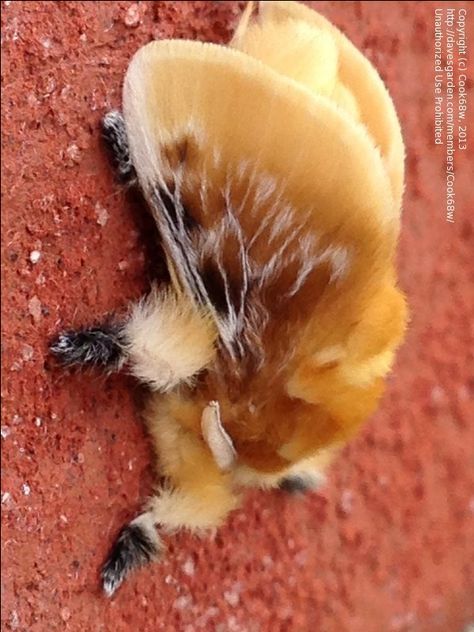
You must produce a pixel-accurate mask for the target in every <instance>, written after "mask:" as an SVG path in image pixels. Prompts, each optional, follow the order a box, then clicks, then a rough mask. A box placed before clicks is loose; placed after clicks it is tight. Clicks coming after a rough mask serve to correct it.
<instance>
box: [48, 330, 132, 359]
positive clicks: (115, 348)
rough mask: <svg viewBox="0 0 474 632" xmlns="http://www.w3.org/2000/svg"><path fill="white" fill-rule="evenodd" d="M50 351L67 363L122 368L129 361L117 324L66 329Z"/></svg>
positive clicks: (53, 343)
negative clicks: (126, 359)
mask: <svg viewBox="0 0 474 632" xmlns="http://www.w3.org/2000/svg"><path fill="white" fill-rule="evenodd" d="M50 351H51V353H52V354H53V355H54V356H55V357H56V358H57V359H58V360H59V362H61V364H63V365H64V366H75V365H88V366H97V367H102V368H109V369H119V368H120V367H121V365H122V364H123V362H124V361H125V349H124V340H123V338H122V336H121V332H120V329H119V328H118V327H113V326H103V327H92V328H90V329H80V330H78V331H66V332H64V333H62V334H60V335H59V336H58V337H57V338H56V339H55V340H54V341H53V342H52V344H51V346H50Z"/></svg>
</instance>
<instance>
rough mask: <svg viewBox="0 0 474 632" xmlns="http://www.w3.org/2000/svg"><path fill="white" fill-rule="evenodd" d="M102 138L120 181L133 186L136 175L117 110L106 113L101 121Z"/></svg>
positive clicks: (121, 117)
mask: <svg viewBox="0 0 474 632" xmlns="http://www.w3.org/2000/svg"><path fill="white" fill-rule="evenodd" d="M102 136H103V137H104V141H105V144H106V145H107V147H108V149H109V152H110V154H111V157H112V161H113V164H114V167H115V169H116V171H117V175H118V177H119V179H120V181H121V182H123V183H126V184H130V185H132V184H134V183H135V182H136V177H137V174H136V172H135V168H134V166H133V165H132V160H131V158H130V150H129V146H128V137H127V129H126V126H125V120H124V118H123V116H122V114H121V113H120V112H118V111H117V110H112V112H108V113H107V114H106V115H105V116H104V118H103V119H102Z"/></svg>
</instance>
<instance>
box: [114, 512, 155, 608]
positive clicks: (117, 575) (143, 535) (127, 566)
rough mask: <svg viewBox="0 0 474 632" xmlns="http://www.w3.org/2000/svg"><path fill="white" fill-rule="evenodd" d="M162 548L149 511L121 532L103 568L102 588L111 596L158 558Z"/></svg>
mask: <svg viewBox="0 0 474 632" xmlns="http://www.w3.org/2000/svg"><path fill="white" fill-rule="evenodd" d="M161 551H162V544H161V541H160V538H159V536H158V533H157V531H156V528H155V525H154V521H153V516H152V514H151V513H150V512H145V513H143V514H141V516H138V518H135V520H132V522H130V523H129V524H128V525H126V526H125V527H124V528H123V529H122V530H121V532H120V534H119V536H118V538H117V540H116V542H115V544H114V546H113V548H112V550H111V552H110V555H109V557H108V559H107V561H106V562H105V564H104V566H103V567H102V572H101V577H102V587H103V590H104V593H105V594H106V595H107V597H111V596H112V595H113V594H114V592H115V591H116V590H117V588H118V587H119V586H120V585H121V584H122V583H123V581H124V580H125V579H126V577H128V575H129V574H130V573H132V572H133V571H135V570H136V569H138V568H140V567H141V566H144V565H145V564H148V563H149V562H152V561H154V560H155V559H157V558H158V557H159V554H160V552H161Z"/></svg>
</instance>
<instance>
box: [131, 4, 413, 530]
mask: <svg viewBox="0 0 474 632" xmlns="http://www.w3.org/2000/svg"><path fill="white" fill-rule="evenodd" d="M259 4H260V6H259V14H258V16H255V15H254V8H255V7H253V6H252V5H253V3H250V5H249V7H248V9H247V10H246V12H245V14H244V16H243V18H242V21H241V23H240V25H239V26H238V28H237V30H236V34H235V36H234V38H233V40H232V41H231V43H230V45H229V47H223V46H216V45H211V44H202V43H198V42H189V41H161V42H159V41H157V42H152V43H150V44H148V45H147V46H145V47H144V48H142V49H141V50H140V51H138V53H137V54H136V55H135V57H134V59H133V60H132V62H131V64H130V67H129V70H128V73H127V76H126V80H125V86H124V104H123V105H124V115H125V121H126V125H127V133H128V137H129V143H130V151H131V157H132V162H133V164H134V166H135V169H136V171H137V174H138V179H139V184H140V186H141V188H142V190H143V192H144V194H145V197H146V198H147V200H148V202H149V204H150V208H151V210H152V213H153V215H154V217H155V219H156V221H157V223H158V226H159V228H160V230H161V232H162V236H163V242H164V247H165V251H166V256H167V260H168V265H169V268H170V271H171V276H172V284H171V287H170V289H169V290H168V293H167V294H165V295H164V297H162V296H160V295H159V293H155V294H153V295H152V296H151V298H150V299H149V300H148V302H147V303H146V305H144V306H139V307H138V308H137V309H136V310H135V313H134V316H133V318H132V320H131V321H130V323H129V325H128V329H127V333H128V338H129V339H130V355H131V363H132V368H133V371H134V372H135V374H136V375H137V376H138V377H140V378H141V379H145V380H146V381H147V382H148V383H149V384H151V385H152V387H153V388H155V389H156V392H155V393H154V394H153V395H152V397H151V401H150V403H149V406H148V409H147V414H146V418H147V423H148V426H149V429H150V433H151V435H152V437H153V440H154V444H155V447H156V451H157V456H158V462H159V471H160V473H162V474H163V475H165V476H166V479H167V483H166V485H165V487H164V488H163V489H161V490H159V491H158V493H157V495H156V496H155V497H154V498H153V499H152V500H151V501H150V504H149V507H148V509H149V512H150V515H151V516H152V518H153V521H154V522H156V523H158V524H159V525H161V526H162V527H164V528H173V529H174V528H178V527H186V528H193V529H201V528H205V527H212V526H215V525H217V524H220V523H221V522H222V520H223V519H224V518H225V516H226V515H227V513H228V512H229V511H230V510H231V509H233V508H234V507H236V505H237V501H238V490H239V489H240V488H241V487H242V486H247V485H257V486H263V487H269V486H275V485H277V484H278V482H279V481H281V479H282V477H284V476H287V475H291V474H294V473H295V472H296V473H301V472H308V471H312V472H316V473H317V472H318V471H319V472H320V471H322V470H323V469H324V468H325V467H326V466H327V464H328V463H329V461H330V460H331V458H332V457H333V456H334V454H335V453H336V452H337V450H338V449H339V447H340V446H341V445H343V444H344V442H346V441H347V440H348V439H349V438H350V437H351V436H352V435H353V434H354V432H355V431H356V430H357V429H358V428H359V427H360V424H361V423H362V422H363V421H364V420H365V419H366V418H367V417H368V416H369V415H370V414H371V413H372V412H373V411H374V410H375V408H376V406H377V403H378V401H379V398H380V396H381V394H382V392H383V378H384V376H385V375H386V373H387V372H388V371H389V369H390V367H391V364H392V361H393V356H394V352H395V350H396V348H397V346H398V345H399V343H400V341H401V339H402V336H403V333H404V328H405V322H406V307H405V301H404V298H403V295H402V293H401V292H400V290H398V289H397V285H396V277H395V271H394V256H395V249H396V244H397V238H398V233H399V222H400V211H401V197H402V190H403V173H404V166H403V162H404V150H403V142H402V137H401V133H400V127H399V123H398V120H397V116H396V114H395V111H394V107H393V104H392V101H391V99H390V97H389V95H388V92H387V90H386V89H385V86H384V85H383V83H382V81H381V80H380V78H379V76H378V74H377V72H376V71H375V69H374V68H373V67H372V65H371V64H370V63H369V61H368V60H367V59H365V58H364V57H363V55H362V54H361V53H359V52H358V51H357V50H356V49H355V47H354V46H353V45H352V44H351V43H350V42H349V40H347V38H345V37H344V35H342V34H341V33H340V32H339V31H338V30H337V29H336V28H335V27H333V26H332V25H331V24H330V23H329V22H327V20H325V19H324V18H323V17H322V16H320V15H318V14H317V13H315V12H314V11H312V10H310V9H308V8H306V7H304V6H303V5H299V4H298V3H295V2H262V3H259ZM163 191H164V192H165V193H163ZM165 196H168V199H171V198H173V200H174V207H176V208H179V209H180V212H181V213H182V215H181V216H178V215H176V216H175V215H173V213H177V211H176V210H171V207H170V205H169V204H167V203H166V200H165V201H164V197H165ZM184 210H186V213H189V215H190V216H191V217H192V218H193V221H194V222H196V224H197V226H199V229H197V230H196V231H194V232H193V231H187V230H185V227H184V224H183V217H184ZM163 213H164V215H165V216H166V217H164V215H163ZM173 231H174V232H173ZM176 235H178V237H177V236H176ZM179 235H180V236H181V237H179ZM180 239H181V240H182V241H180ZM195 270H198V271H199V274H198V275H197V276H199V275H201V276H200V278H199V279H198V280H196V274H194V272H193V271H195ZM200 279H202V284H201V285H199V284H200V282H201V280H200ZM203 284H204V285H206V288H205V291H204V290H203V289H202V287H203ZM213 284H214V286H213ZM216 284H217V286H218V288H217V289H218V290H219V291H220V294H221V296H220V299H221V302H222V301H224V299H225V301H224V303H225V304H224V311H225V310H227V312H226V314H225V316H223V315H222V313H221V311H220V310H221V309H222V305H221V306H220V307H219V291H217V292H216V291H215V289H216ZM219 284H220V285H219ZM212 287H213V288H214V294H215V297H214V299H213V300H210V299H209V300H207V299H206V300H203V299H202V295H203V293H204V295H205V296H207V297H209V296H210V292H211V290H210V289H209V288H211V289H212ZM206 292H207V294H206ZM239 292H240V293H241V295H242V296H244V297H245V301H246V303H245V309H246V310H247V311H246V312H245V313H244V308H242V309H241V298H239ZM200 297H201V298H200ZM223 297H224V298H223ZM243 300H244V299H243V298H242V301H243ZM232 310H233V311H232ZM239 318H240V319H241V321H240V320H239ZM242 323H243V324H242ZM178 384H181V387H180V388H178V389H174V390H170V389H173V387H175V386H177V385H178ZM163 391H170V392H167V393H166V394H163ZM210 400H217V401H218V402H219V405H220V413H221V420H222V424H223V427H224V428H225V430H226V432H227V433H228V435H229V436H230V438H231V439H232V442H233V446H234V448H235V451H236V457H235V462H234V463H233V465H232V467H231V468H230V469H226V470H225V471H222V470H221V469H220V468H219V466H218V463H217V461H218V459H216V458H214V457H215V455H213V453H212V451H211V450H210V448H209V446H208V445H207V444H206V441H205V440H204V437H203V434H202V424H201V422H202V415H203V411H204V410H205V409H206V406H207V405H208V404H209V401H210ZM216 427H217V426H216ZM216 445H219V442H217V444H216Z"/></svg>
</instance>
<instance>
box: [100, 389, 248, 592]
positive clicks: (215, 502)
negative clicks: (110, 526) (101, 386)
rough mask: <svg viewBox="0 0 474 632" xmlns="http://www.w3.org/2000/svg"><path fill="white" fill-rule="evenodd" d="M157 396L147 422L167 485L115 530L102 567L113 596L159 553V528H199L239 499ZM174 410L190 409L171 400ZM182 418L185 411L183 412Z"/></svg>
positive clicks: (198, 440) (214, 522)
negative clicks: (114, 535)
mask: <svg viewBox="0 0 474 632" xmlns="http://www.w3.org/2000/svg"><path fill="white" fill-rule="evenodd" d="M162 399H163V398H162V397H160V398H159V401H158V399H157V400H156V403H155V402H152V407H151V408H150V410H149V411H148V415H147V417H148V419H147V421H148V425H149V430H150V433H151V436H152V440H153V441H154V444H155V449H156V452H157V454H158V457H159V464H160V468H161V472H162V473H163V475H164V476H165V477H166V479H167V483H166V485H165V486H164V487H163V488H162V489H161V490H160V491H159V492H158V494H157V495H156V496H154V497H152V498H151V499H150V501H149V502H148V505H147V507H146V509H145V511H144V512H143V513H142V514H141V515H140V516H138V518H135V520H132V522H130V523H129V524H128V525H126V526H125V527H124V528H123V529H122V530H121V532H120V534H119V536H118V538H117V540H116V542H115V544H114V545H113V547H112V550H111V552H110V554H109V557H108V559H107V561H106V562H105V564H104V566H103V568H102V586H103V589H104V592H105V594H106V595H107V596H109V597H110V596H112V595H113V593H114V592H115V591H116V590H117V588H118V587H119V586H120V584H122V582H123V581H124V579H125V578H126V577H127V576H128V575H129V574H130V573H131V572H133V571H134V570H136V569H137V568H139V567H140V566H143V565H145V564H147V563H148V562H152V561H154V560H156V559H159V558H160V556H161V555H162V552H163V544H162V542H161V538H160V535H159V532H158V531H157V529H156V527H158V528H159V530H161V531H164V532H165V533H166V532H168V533H170V532H171V533H172V532H174V531H176V530H179V529H182V528H184V529H188V530H191V531H196V532H198V533H200V532H202V531H203V530H206V529H210V528H214V527H218V526H219V525H220V524H222V522H223V521H224V519H225V518H226V516H227V514H228V513H229V512H230V511H232V510H233V509H235V508H236V507H237V505H238V497H237V496H236V495H235V493H234V490H233V488H232V484H231V483H232V481H231V476H230V475H229V474H228V473H227V474H226V473H224V472H222V471H221V470H220V469H219V467H218V465H217V464H216V463H215V461H214V458H213V456H212V454H211V452H210V451H209V449H208V448H207V446H206V444H205V443H204V442H203V441H202V439H201V438H200V437H199V436H198V435H197V434H195V433H193V432H191V431H189V430H187V429H185V428H183V426H182V425H181V423H178V422H177V421H176V419H175V418H174V417H173V416H172V415H171V414H170V413H169V412H168V410H167V407H166V403H165V404H163V402H162ZM173 412H174V413H177V414H178V416H179V415H181V416H186V417H188V416H189V415H195V417H196V418H195V419H194V422H195V423H198V422H199V417H200V414H201V411H199V410H197V409H196V408H195V407H193V408H192V410H190V409H189V403H188V402H183V404H182V409H181V410H180V404H179V401H176V400H174V405H173ZM183 418H184V417H183Z"/></svg>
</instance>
